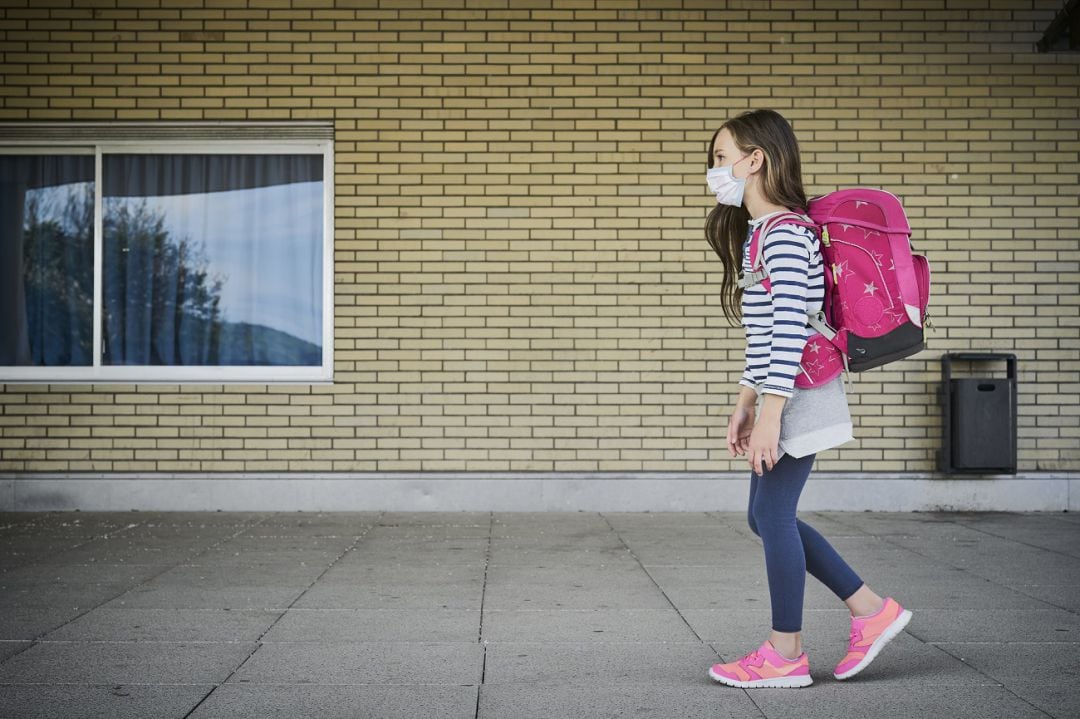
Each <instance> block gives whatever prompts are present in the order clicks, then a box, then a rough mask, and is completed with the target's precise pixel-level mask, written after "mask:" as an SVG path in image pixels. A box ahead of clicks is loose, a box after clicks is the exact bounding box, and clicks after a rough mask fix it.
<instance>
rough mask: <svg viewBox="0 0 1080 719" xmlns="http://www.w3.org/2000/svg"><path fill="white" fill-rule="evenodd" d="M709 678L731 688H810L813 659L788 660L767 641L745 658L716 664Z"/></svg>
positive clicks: (804, 653)
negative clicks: (811, 660)
mask: <svg viewBox="0 0 1080 719" xmlns="http://www.w3.org/2000/svg"><path fill="white" fill-rule="evenodd" d="M709 676H710V677H712V678H713V679H715V680H716V681H718V682H720V683H721V684H727V685H728V686H732V687H743V688H752V687H808V686H810V685H811V684H813V683H814V680H813V679H811V678H810V660H809V659H807V657H806V652H803V653H802V654H800V655H799V656H798V657H796V658H795V659H788V658H786V657H784V656H783V655H782V654H780V653H779V652H778V651H776V650H775V649H773V645H772V643H771V642H769V641H768V640H766V641H765V643H764V644H762V645H761V646H760V647H758V648H757V649H756V650H755V651H752V652H750V653H749V654H747V655H746V656H745V657H743V658H742V659H739V660H737V661H734V662H728V663H727V664H714V665H713V666H712V668H710V669H709Z"/></svg>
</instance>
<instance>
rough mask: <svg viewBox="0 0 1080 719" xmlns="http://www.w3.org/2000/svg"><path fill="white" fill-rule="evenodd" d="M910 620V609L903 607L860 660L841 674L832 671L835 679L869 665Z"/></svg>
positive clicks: (854, 673)
mask: <svg viewBox="0 0 1080 719" xmlns="http://www.w3.org/2000/svg"><path fill="white" fill-rule="evenodd" d="M910 621H911V611H910V610H908V609H905V610H904V611H902V612H900V615H899V616H898V617H897V618H896V619H894V620H893V621H892V624H890V625H889V626H887V627H885V631H883V632H882V633H881V636H880V637H878V638H877V639H875V640H874V643H873V644H871V645H870V651H868V652H867V653H866V656H865V657H863V658H862V661H860V662H859V663H858V664H856V665H855V666H853V667H852V668H851V669H848V670H847V671H846V672H844V673H843V674H837V673H836V672H833V676H834V677H836V678H837V679H848V678H850V677H853V676H855V675H856V674H858V673H859V672H861V671H862V670H863V669H866V667H868V666H869V665H870V662H872V661H874V657H876V656H877V655H878V652H880V651H881V650H882V649H884V648H885V645H886V644H888V643H889V642H891V641H892V639H893V637H895V636H896V635H897V634H899V633H900V632H902V631H903V630H904V627H906V626H907V623H908V622H910Z"/></svg>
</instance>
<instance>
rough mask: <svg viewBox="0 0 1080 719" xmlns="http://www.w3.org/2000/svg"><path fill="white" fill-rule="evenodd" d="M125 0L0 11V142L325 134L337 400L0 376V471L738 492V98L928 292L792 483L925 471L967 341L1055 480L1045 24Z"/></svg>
mask: <svg viewBox="0 0 1080 719" xmlns="http://www.w3.org/2000/svg"><path fill="white" fill-rule="evenodd" d="M60 4H62V3H48V5H60ZM120 4H121V5H122V7H120V8H114V7H111V6H112V5H113V3H88V2H82V3H76V5H78V7H77V8H71V9H69V8H62V7H45V5H47V4H45V3H38V2H33V1H30V2H27V1H25V0H24V2H21V3H20V2H10V1H6V0H5V1H4V2H3V3H2V6H3V7H2V8H0V38H2V66H3V87H2V88H0V120H18V121H27V120H72V121H78V120H110V119H119V120H162V121H175V120H246V119H275V120H289V119H294V120H310V119H322V120H332V121H333V123H334V126H335V143H336V203H335V204H336V209H335V257H334V261H335V295H336V302H335V304H336V310H335V313H336V317H335V351H336V362H335V375H336V376H335V382H334V383H333V385H332V386H328V385H323V386H302V385H301V386H277V385H273V386H265V385H261V386H251V385H226V386H224V387H222V386H220V385H218V386H212V385H209V386H208V385H140V386H134V385H133V386H115V385H102V386H85V385H79V386H74V385H51V386H50V385H14V384H8V385H2V386H0V471H8V472H11V471H15V472H21V471H160V472H172V471H248V472H257V471H269V470H272V471H289V470H295V471H376V470H378V471H447V470H454V471H470V470H485V471H519V470H544V471H563V470H574V471H593V470H595V471H684V470H685V471H724V470H731V469H739V470H741V469H743V468H744V467H745V464H744V461H745V460H741V459H740V460H738V461H732V460H731V459H730V458H729V457H728V455H727V451H726V448H725V441H724V435H725V426H726V421H727V414H728V411H729V408H730V406H731V403H732V401H733V399H734V395H735V392H736V390H737V385H736V383H737V381H738V378H739V374H740V371H741V361H742V342H743V338H742V336H741V332H740V330H739V329H737V328H730V327H728V326H727V325H726V324H725V322H724V321H723V319H722V316H721V315H720V313H719V311H718V287H719V283H720V274H719V273H720V270H721V266H720V262H719V260H718V259H717V258H716V257H715V256H714V255H713V254H712V252H711V250H710V249H709V248H708V246H707V245H706V243H705V241H704V239H703V232H702V226H703V223H704V219H705V216H706V214H707V212H708V210H709V208H710V205H711V198H710V196H709V194H708V192H707V190H706V187H705V184H704V172H705V167H704V159H705V154H704V150H705V146H706V144H707V141H708V139H709V137H710V136H711V134H712V132H713V130H714V129H715V128H716V127H717V126H718V125H719V124H720V123H721V122H722V121H723V120H724V119H725V118H727V117H728V116H730V115H731V114H734V113H736V112H738V111H741V110H743V109H746V108H753V107H773V108H776V109H778V110H780V111H781V112H783V113H784V114H785V115H786V116H787V117H788V118H790V119H791V120H792V122H793V124H794V126H795V129H796V132H797V134H798V135H799V138H800V140H801V143H802V147H803V152H804V163H805V165H804V166H805V173H806V176H805V179H806V181H807V183H808V188H807V189H808V190H809V191H810V192H811V193H812V194H814V193H821V192H824V191H828V190H831V189H833V188H835V187H836V186H838V185H854V184H859V185H871V186H882V187H886V188H888V189H890V190H892V191H893V192H895V193H897V194H898V195H900V196H901V197H902V198H903V200H904V202H905V205H906V207H907V209H908V212H909V215H910V218H911V221H912V224H913V226H914V228H915V233H914V243H915V246H916V249H917V250H918V251H921V252H923V253H924V254H926V255H927V256H928V257H929V259H930V261H931V266H932V269H933V271H934V276H933V277H934V285H933V296H932V313H933V315H934V322H935V323H936V325H937V328H938V329H937V331H936V332H933V333H930V334H929V336H928V342H929V348H928V349H927V350H926V351H924V352H923V353H921V354H920V355H918V356H917V357H914V358H912V359H909V360H906V361H903V362H900V363H897V364H895V365H890V366H889V367H887V368H884V369H880V370H874V371H872V372H869V373H865V374H863V375H858V376H856V378H855V379H856V383H855V394H854V395H853V397H852V413H853V416H854V419H855V423H856V426H857V429H856V436H857V438H858V441H857V442H855V443H851V444H849V445H846V446H845V447H844V448H841V449H839V450H833V451H829V452H826V453H823V454H821V455H820V457H819V461H818V467H819V468H821V469H825V470H853V471H859V470H861V471H875V472H876V471H887V472H894V471H899V472H902V471H932V470H933V469H934V466H935V451H936V450H937V448H938V447H939V446H940V443H941V442H940V436H941V420H940V412H939V409H938V404H937V399H936V395H935V393H936V389H937V387H938V385H939V381H940V370H939V357H940V355H941V353H942V352H945V351H959V350H990V349H993V350H998V351H1011V352H1015V353H1016V354H1017V355H1018V357H1019V366H1020V389H1019V392H1020V412H1019V424H1020V430H1019V433H1020V439H1019V447H1020V450H1019V451H1020V470H1021V471H1025V472H1029V471H1037V470H1076V469H1077V468H1078V467H1080V429H1078V426H1080V410H1078V407H1080V381H1078V379H1077V377H1078V375H1077V371H1078V369H1080V353H1078V350H1080V340H1078V334H1080V329H1078V328H1080V319H1078V317H1080V299H1078V294H1080V293H1078V284H1080V269H1078V263H1080V251H1078V244H1080V209H1078V202H1077V196H1078V191H1080V184H1078V173H1080V160H1078V156H1080V93H1078V87H1080V53H1057V54H1038V53H1036V52H1035V50H1034V44H1035V41H1036V40H1037V39H1038V38H1039V37H1040V36H1041V34H1042V31H1043V29H1044V28H1045V27H1046V26H1047V25H1048V24H1049V22H1050V20H1051V19H1052V17H1053V16H1054V14H1055V12H1056V11H1057V9H1058V8H1059V7H1060V6H1061V4H1062V3H1061V2H1060V0H1035V1H1034V3H1033V2H1030V1H1028V2H999V1H997V0H973V1H969V2H954V1H952V0H950V1H949V2H945V0H923V1H921V2H903V3H901V2H886V1H878V2H854V1H846V0H834V1H826V0H820V1H819V2H790V1H789V2H780V1H776V2H771V3H769V2H737V1H732V2H727V3H724V2H719V1H712V0H709V1H705V0H699V1H695V0H684V1H682V2H679V1H678V0H668V1H662V0H655V1H646V0H642V1H641V2H632V1H628V0H626V1H624V0H526V1H524V2H518V1H516V0H502V1H501V2H500V1H498V0H491V1H480V0H476V1H471V2H449V1H446V0H438V1H436V0H430V1H429V0H411V1H407V2H389V1H388V0H383V1H381V2H379V1H378V0H352V1H348V0H339V1H338V2H326V1H322V0H306V1H299V0H297V1H295V2H288V1H286V0H252V1H251V2H242V1H239V0H237V1H235V2H230V1H227V0H218V1H215V2H212V3H203V2H183V3H180V2H169V1H168V0H165V1H164V2H162V3H161V4H162V5H164V6H165V7H163V8H158V7H157V5H158V3H157V2H145V3H140V2H135V1H129V2H124V3H120ZM91 5H100V7H97V8H94V9H89V6H91ZM204 5H206V7H204ZM999 374H1000V373H999Z"/></svg>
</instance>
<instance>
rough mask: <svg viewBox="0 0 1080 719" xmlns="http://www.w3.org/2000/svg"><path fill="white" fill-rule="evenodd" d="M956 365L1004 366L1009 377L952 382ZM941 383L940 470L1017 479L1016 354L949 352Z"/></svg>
mask: <svg viewBox="0 0 1080 719" xmlns="http://www.w3.org/2000/svg"><path fill="white" fill-rule="evenodd" d="M954 361H962V362H1005V363H1006V373H1005V375H1006V376H1005V377H1004V378H992V377H973V378H971V377H965V378H953V376H952V363H953V362H954ZM941 379H942V388H941V390H942V401H943V402H942V403H943V407H942V410H943V412H942V414H943V416H942V430H943V435H944V436H943V442H942V450H941V461H940V465H941V466H940V469H941V471H943V472H949V473H959V472H978V473H984V474H985V473H1009V474H1016V355H1014V354H1002V353H996V352H949V353H946V354H943V355H942V356H941Z"/></svg>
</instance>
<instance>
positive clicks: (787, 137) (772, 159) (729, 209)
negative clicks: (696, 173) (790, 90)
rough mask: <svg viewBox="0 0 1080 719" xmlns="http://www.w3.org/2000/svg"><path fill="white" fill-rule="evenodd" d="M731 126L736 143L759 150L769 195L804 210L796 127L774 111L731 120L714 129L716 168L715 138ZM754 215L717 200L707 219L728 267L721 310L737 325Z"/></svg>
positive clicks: (779, 202) (709, 237)
mask: <svg viewBox="0 0 1080 719" xmlns="http://www.w3.org/2000/svg"><path fill="white" fill-rule="evenodd" d="M725 128H727V131H728V132H729V133H731V137H732V138H733V139H734V141H735V145H736V146H737V147H738V148H739V149H740V150H742V151H743V152H745V153H746V154H748V155H749V154H750V153H751V152H753V151H754V150H761V152H762V154H764V155H765V162H764V164H763V165H762V168H761V175H760V177H761V188H762V193H763V194H764V195H765V199H766V200H768V201H769V202H771V203H773V204H776V205H782V206H784V207H787V208H788V209H791V210H795V211H797V212H806V192H805V190H803V182H802V165H801V163H800V161H799V143H798V141H797V140H796V139H795V131H794V130H792V129H791V124H790V123H788V121H787V120H786V119H784V116H783V115H781V114H780V113H778V112H776V111H775V110H748V111H746V112H744V113H742V114H740V115H737V116H736V117H733V118H731V119H730V120H728V121H727V122H725V123H724V124H723V125H721V126H720V128H719V129H718V130H717V131H716V132H714V133H713V136H712V140H710V141H709V147H708V150H707V152H708V156H709V160H708V166H709V167H710V168H711V167H712V166H713V146H714V145H715V144H716V136H717V135H719V134H720V131H721V130H723V129H725ZM749 221H750V213H749V212H747V211H746V208H745V207H743V206H741V205H740V206H739V207H734V206H732V205H724V204H720V203H717V205H716V207H714V208H713V209H712V212H710V213H709V217H708V219H706V220H705V239H706V240H708V242H709V245H711V246H712V248H713V250H714V251H715V252H716V254H717V255H719V256H720V261H721V262H722V263H723V265H724V279H723V281H722V282H721V283H720V308H721V309H722V310H723V312H724V316H725V317H727V319H728V321H729V322H731V323H732V324H733V325H734V324H738V322H739V320H740V318H741V317H742V295H743V291H742V288H741V287H739V284H738V276H739V272H740V271H741V270H742V262H743V252H742V247H743V242H744V241H745V240H746V231H747V226H748V223H749Z"/></svg>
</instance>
